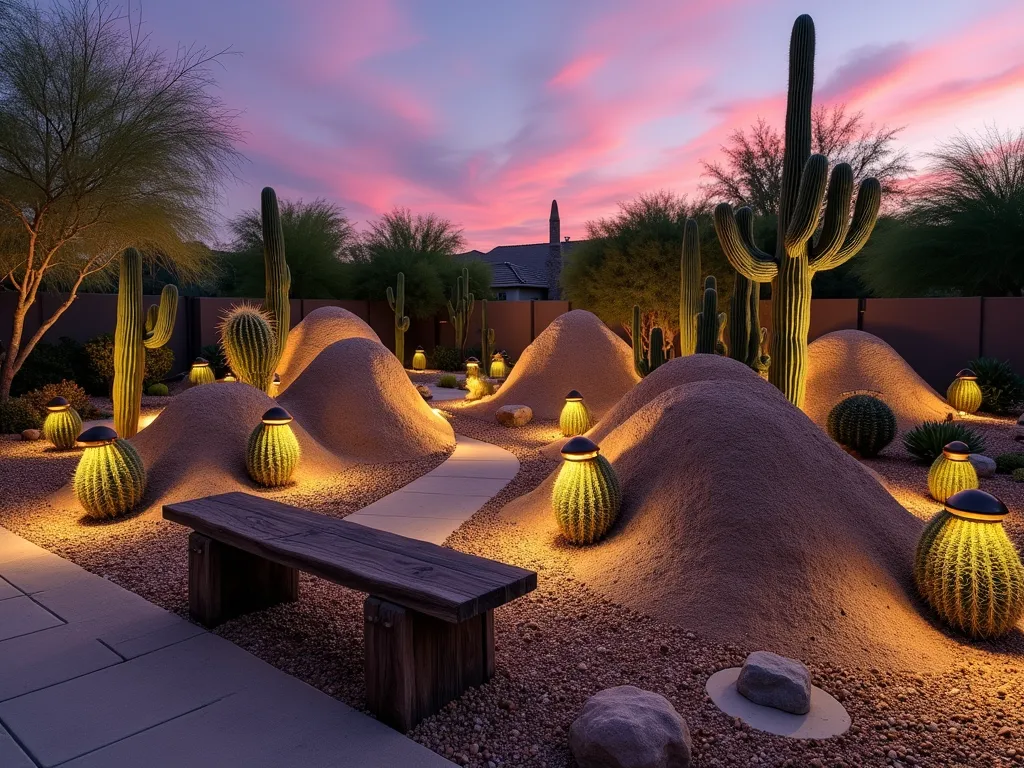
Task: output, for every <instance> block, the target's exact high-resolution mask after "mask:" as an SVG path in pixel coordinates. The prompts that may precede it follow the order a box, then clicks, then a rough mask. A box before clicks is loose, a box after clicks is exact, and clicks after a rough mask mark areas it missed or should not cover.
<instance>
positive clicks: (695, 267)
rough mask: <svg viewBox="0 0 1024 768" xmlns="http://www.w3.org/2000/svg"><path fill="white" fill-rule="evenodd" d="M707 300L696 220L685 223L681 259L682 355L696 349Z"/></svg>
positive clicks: (680, 339) (680, 341) (680, 348)
mask: <svg viewBox="0 0 1024 768" xmlns="http://www.w3.org/2000/svg"><path fill="white" fill-rule="evenodd" d="M703 301H704V289H703V287H702V286H701V283H700V233H699V231H698V229H697V222H696V221H695V220H694V219H687V220H686V223H685V224H684V225H683V254H682V256H681V257H680V260H679V350H680V354H681V355H692V354H693V353H694V352H696V351H697V314H698V313H699V312H700V310H701V303H702V302H703Z"/></svg>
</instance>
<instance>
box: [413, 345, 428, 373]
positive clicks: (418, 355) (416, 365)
mask: <svg viewBox="0 0 1024 768" xmlns="http://www.w3.org/2000/svg"><path fill="white" fill-rule="evenodd" d="M412 369H413V370H414V371H425V370H427V354H426V352H424V351H423V347H416V351H415V352H413V353H412Z"/></svg>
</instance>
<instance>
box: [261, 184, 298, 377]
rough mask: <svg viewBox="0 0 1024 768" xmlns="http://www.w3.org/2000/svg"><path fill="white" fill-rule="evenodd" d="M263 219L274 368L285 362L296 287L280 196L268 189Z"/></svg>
mask: <svg viewBox="0 0 1024 768" xmlns="http://www.w3.org/2000/svg"><path fill="white" fill-rule="evenodd" d="M260 208H261V211H260V212H261V217H262V220H263V269H264V272H265V274H266V281H267V295H266V300H265V301H264V304H263V308H264V309H265V310H266V312H267V314H268V315H270V319H271V321H272V326H273V329H274V334H275V337H276V344H277V349H276V354H275V355H273V357H274V367H275V368H276V367H277V361H278V360H280V359H281V354H282V353H283V352H284V345H285V343H286V342H287V341H288V331H289V330H290V329H291V324H292V323H291V319H292V310H291V304H290V303H289V301H288V294H289V292H290V291H291V287H292V273H291V271H290V270H289V269H288V262H287V261H286V260H285V255H284V232H283V231H282V229H281V212H280V211H279V210H278V207H277V193H276V192H274V190H273V188H272V187H264V188H263V193H262V194H261V195H260Z"/></svg>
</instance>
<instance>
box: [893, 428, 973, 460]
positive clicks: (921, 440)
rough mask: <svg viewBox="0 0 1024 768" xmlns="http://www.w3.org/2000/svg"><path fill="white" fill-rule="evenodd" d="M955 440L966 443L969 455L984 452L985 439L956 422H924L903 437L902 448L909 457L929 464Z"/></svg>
mask: <svg viewBox="0 0 1024 768" xmlns="http://www.w3.org/2000/svg"><path fill="white" fill-rule="evenodd" d="M956 440H959V441H960V442H961V443H966V444H967V448H968V450H969V451H970V453H984V452H985V439H984V438H983V437H982V436H981V435H980V434H978V433H977V432H976V431H974V430H973V429H971V428H970V427H966V426H964V425H963V424H961V423H960V422H957V421H926V422H924V423H923V424H921V425H919V426H916V427H914V428H913V429H911V430H909V431H908V432H907V433H906V434H905V435H903V446H904V447H905V448H906V449H907V452H908V453H910V455H911V456H914V457H915V458H917V459H918V460H919V461H922V462H924V463H926V464H931V463H932V462H933V461H935V459H937V458H938V457H939V456H941V455H942V449H943V448H944V447H945V446H946V445H948V444H949V443H952V442H954V441H956Z"/></svg>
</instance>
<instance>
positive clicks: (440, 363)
mask: <svg viewBox="0 0 1024 768" xmlns="http://www.w3.org/2000/svg"><path fill="white" fill-rule="evenodd" d="M430 367H431V368H436V369H437V370H439V371H461V370H462V355H460V354H459V350H458V349H456V348H455V347H442V346H440V345H438V346H436V347H434V351H433V352H431V353H430Z"/></svg>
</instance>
